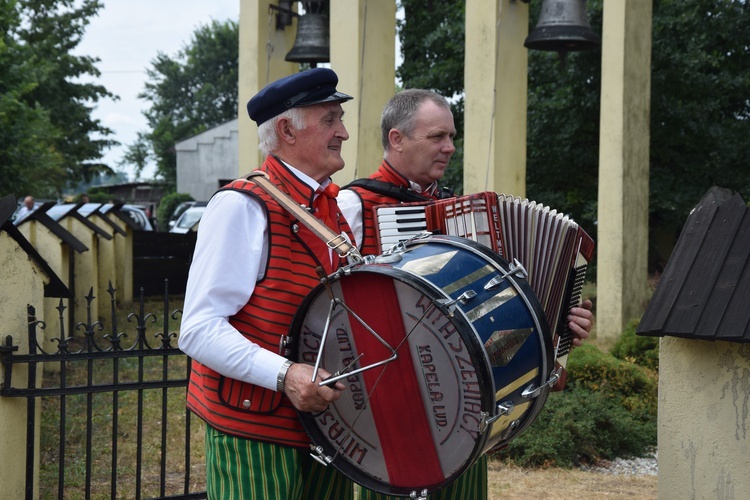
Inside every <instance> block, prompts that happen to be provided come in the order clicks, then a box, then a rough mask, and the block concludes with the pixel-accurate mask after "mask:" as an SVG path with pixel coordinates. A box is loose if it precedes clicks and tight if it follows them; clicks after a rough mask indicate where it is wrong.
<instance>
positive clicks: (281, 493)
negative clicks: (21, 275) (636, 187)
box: [179, 68, 353, 500]
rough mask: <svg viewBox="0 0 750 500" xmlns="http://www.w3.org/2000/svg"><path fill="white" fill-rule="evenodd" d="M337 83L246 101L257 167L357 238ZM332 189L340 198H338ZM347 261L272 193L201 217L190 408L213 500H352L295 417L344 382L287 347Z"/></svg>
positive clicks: (327, 78) (185, 332) (233, 200)
mask: <svg viewBox="0 0 750 500" xmlns="http://www.w3.org/2000/svg"><path fill="white" fill-rule="evenodd" d="M337 83H338V78H337V76H336V74H335V73H334V72H333V71H332V70H330V69H326V68H316V69H311V70H308V71H304V72H301V73H298V74H295V75H292V76H289V77H286V78H282V79H281V80H279V81H276V82H273V83H271V84H270V85H268V86H267V87H265V88H264V89H263V90H261V91H260V92H259V93H258V94H257V95H256V96H254V97H253V98H252V99H251V100H250V101H249V103H248V105H247V109H248V112H249V114H250V118H252V119H253V120H254V121H255V122H256V123H257V124H258V136H259V139H260V149H261V152H262V153H264V155H266V159H265V162H264V163H263V165H262V166H261V167H260V170H261V171H262V172H263V173H264V175H265V176H266V177H267V178H268V179H270V181H271V183H273V184H274V185H275V186H276V187H277V188H278V189H280V190H281V191H282V192H284V193H287V194H288V195H289V196H291V198H292V199H293V200H294V202H295V203H297V204H299V205H303V206H305V207H314V208H315V210H311V211H312V212H313V214H314V215H315V216H316V217H319V216H320V218H321V219H323V217H322V215H325V214H324V213H323V212H325V213H326V214H328V217H327V218H326V219H327V223H328V224H329V225H331V226H332V227H331V229H332V230H333V231H334V232H335V233H336V234H341V233H345V234H349V233H350V229H349V226H348V225H347V223H346V221H345V220H344V218H343V217H341V216H340V212H339V210H338V208H337V206H336V202H335V191H337V188H335V186H332V185H331V181H330V176H331V175H332V174H333V173H335V172H337V171H339V170H341V169H342V168H343V167H344V160H343V159H342V157H341V146H342V143H343V142H344V141H345V140H347V139H348V138H349V135H348V133H347V130H346V128H345V127H344V124H343V122H342V117H343V115H344V112H343V109H342V107H341V103H343V102H345V101H347V100H349V99H351V97H350V96H348V95H346V94H343V93H341V92H338V91H337V90H336V85H337ZM332 191H333V192H332ZM341 264H342V262H341V261H340V258H339V256H338V255H337V254H336V253H332V252H331V250H330V249H329V248H328V247H327V246H326V244H325V242H324V241H322V240H321V239H320V238H319V237H318V236H316V235H315V234H313V233H312V232H311V231H310V230H309V229H307V228H306V227H304V226H302V225H300V224H299V223H298V220H297V219H296V218H295V217H294V216H292V215H291V214H290V213H289V212H287V211H286V210H285V209H284V208H283V207H282V206H281V205H280V204H279V203H278V202H277V201H275V199H274V198H273V197H272V196H270V195H269V193H268V192H266V190H264V189H262V188H260V187H259V186H258V185H256V184H255V183H254V182H249V181H248V180H246V179H238V180H236V181H234V182H231V183H230V184H228V185H227V186H225V187H223V188H222V189H220V190H219V191H218V192H217V193H216V194H215V195H214V196H213V197H212V199H211V200H210V202H209V204H208V207H207V208H206V212H205V213H204V215H203V217H202V220H201V226H200V230H199V231H198V239H197V243H196V248H195V254H194V257H193V262H192V264H191V266H190V273H189V277H188V284H187V291H186V295H185V306H184V316H183V319H182V325H181V331H180V338H179V346H180V348H181V349H182V350H183V351H185V353H186V354H188V355H189V356H190V357H192V358H193V363H192V372H191V374H190V383H189V387H188V399H187V404H188V407H189V408H190V409H191V410H192V411H193V412H194V413H196V414H197V415H198V416H199V417H200V418H202V419H203V420H205V422H206V424H207V425H206V465H207V467H206V482H207V491H208V495H209V498H215V499H219V498H220V499H238V500H239V499H249V498H257V499H266V500H267V499H278V500H289V499H301V498H310V499H313V498H315V499H318V498H337V499H348V498H352V496H353V484H352V482H351V481H350V480H349V479H348V478H346V477H344V476H343V475H342V474H341V473H339V472H338V471H337V470H336V469H335V468H333V467H323V466H322V465H320V464H319V463H318V462H316V461H315V460H313V459H312V458H311V457H310V455H309V444H310V439H309V437H308V435H307V434H306V432H305V431H304V429H303V427H302V425H301V423H300V421H299V418H298V414H297V411H298V410H301V411H305V412H319V411H321V410H323V409H325V408H326V407H327V406H328V405H329V404H330V403H331V402H333V401H336V400H337V399H338V398H339V397H340V396H341V392H342V391H343V390H344V389H345V386H344V384H342V383H341V382H336V383H335V384H328V385H320V384H319V383H318V382H319V381H321V380H322V379H323V378H326V377H328V376H330V373H328V372H326V371H325V370H324V369H321V370H319V371H317V380H316V381H315V382H313V371H314V370H313V367H312V366H310V365H308V364H303V363H293V362H292V361H291V360H289V359H287V356H289V355H290V352H289V349H288V346H286V345H285V341H284V339H286V336H287V334H288V328H289V325H290V323H291V320H292V317H293V315H294V314H295V313H296V311H297V310H298V308H299V305H300V303H301V302H302V300H303V299H304V297H305V296H306V294H307V293H308V292H309V291H310V290H311V289H312V288H313V287H314V286H315V285H317V284H318V282H319V281H318V278H317V272H318V270H319V269H320V272H323V273H326V274H330V273H332V272H334V271H335V270H336V269H337V268H338V267H339V266H340V265H341Z"/></svg>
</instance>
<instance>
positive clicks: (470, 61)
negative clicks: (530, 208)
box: [459, 0, 529, 197]
mask: <svg viewBox="0 0 750 500" xmlns="http://www.w3.org/2000/svg"><path fill="white" fill-rule="evenodd" d="M465 22H466V55H465V67H464V82H465V88H466V100H465V113H464V130H463V132H461V131H459V133H463V137H464V193H465V194H468V193H477V192H482V191H495V192H499V193H505V194H513V195H516V196H521V197H523V196H525V195H526V101H527V99H526V95H527V89H528V86H527V78H526V73H527V62H528V53H527V49H526V47H524V45H523V42H524V40H525V39H526V36H527V35H528V30H529V28H528V25H529V7H528V4H526V3H524V2H522V1H520V0H476V1H475V0H472V1H471V2H466V20H465Z"/></svg>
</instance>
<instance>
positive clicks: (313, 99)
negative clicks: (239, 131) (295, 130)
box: [247, 68, 352, 125]
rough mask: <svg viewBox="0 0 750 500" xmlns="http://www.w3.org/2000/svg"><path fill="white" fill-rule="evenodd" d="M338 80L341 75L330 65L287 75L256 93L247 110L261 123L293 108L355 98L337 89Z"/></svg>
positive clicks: (251, 116) (256, 121)
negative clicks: (329, 66) (330, 67)
mask: <svg viewBox="0 0 750 500" xmlns="http://www.w3.org/2000/svg"><path fill="white" fill-rule="evenodd" d="M337 83H339V77H338V76H336V73H334V72H333V70H331V69H328V68H313V69H308V70H306V71H302V72H300V73H295V74H293V75H289V76H285V77H284V78H281V79H280V80H276V81H275V82H273V83H269V84H268V85H266V86H265V87H264V88H263V89H262V90H261V91H260V92H258V93H257V94H255V96H254V97H253V98H252V99H250V101H248V103H247V112H248V113H249V114H250V118H252V119H253V120H254V121H255V123H257V124H258V125H260V124H261V123H263V122H265V121H267V120H270V119H271V118H273V117H274V116H278V115H280V114H281V113H283V112H284V111H286V110H287V109H290V108H299V107H302V106H311V105H313V104H319V103H321V102H330V101H339V102H344V101H348V100H349V99H352V96H350V95H347V94H344V93H342V92H337V91H336V84H337Z"/></svg>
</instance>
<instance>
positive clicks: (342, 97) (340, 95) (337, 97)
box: [297, 92, 354, 107]
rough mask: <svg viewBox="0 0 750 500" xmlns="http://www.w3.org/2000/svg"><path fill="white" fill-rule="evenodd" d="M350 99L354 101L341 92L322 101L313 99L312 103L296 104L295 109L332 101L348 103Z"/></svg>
mask: <svg viewBox="0 0 750 500" xmlns="http://www.w3.org/2000/svg"><path fill="white" fill-rule="evenodd" d="M351 99H354V98H353V97H352V96H350V95H348V94H344V93H343V92H334V93H333V94H331V95H329V96H328V97H324V98H322V99H315V100H314V101H310V102H305V103H299V104H297V107H303V106H312V105H313V104H320V103H322V102H332V101H338V102H344V101H349V100H351Z"/></svg>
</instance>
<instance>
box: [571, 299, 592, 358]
mask: <svg viewBox="0 0 750 500" xmlns="http://www.w3.org/2000/svg"><path fill="white" fill-rule="evenodd" d="M592 306H593V304H592V303H591V301H590V300H584V301H583V302H581V305H580V307H573V308H571V310H570V314H569V315H568V326H569V327H570V330H571V331H572V332H573V345H574V346H576V347H578V346H582V345H583V341H584V340H586V339H587V338H589V333H591V327H592V326H593V325H594V314H593V313H592V312H591V307H592Z"/></svg>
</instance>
